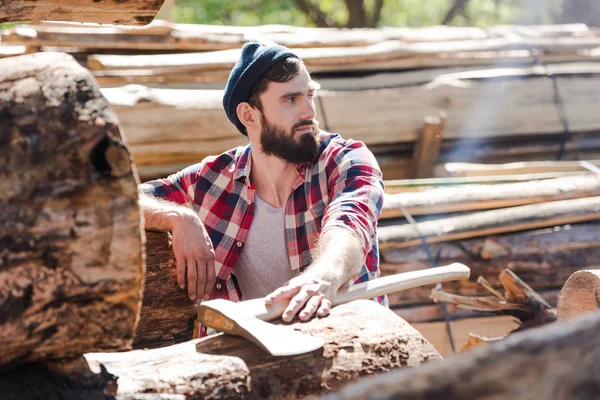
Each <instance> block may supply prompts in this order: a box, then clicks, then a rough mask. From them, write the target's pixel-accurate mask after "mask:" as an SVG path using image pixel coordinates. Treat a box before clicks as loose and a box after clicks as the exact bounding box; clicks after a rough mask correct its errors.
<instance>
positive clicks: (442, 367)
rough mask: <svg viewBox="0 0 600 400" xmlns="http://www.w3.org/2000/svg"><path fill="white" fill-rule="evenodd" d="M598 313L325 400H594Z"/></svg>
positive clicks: (598, 376)
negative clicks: (512, 399)
mask: <svg viewBox="0 0 600 400" xmlns="http://www.w3.org/2000/svg"><path fill="white" fill-rule="evenodd" d="M599 331H600V313H597V312H596V313H591V314H587V315H586V316H581V317H579V318H577V319H574V320H570V321H565V322H562V323H561V322H557V323H554V324H549V325H546V326H543V327H540V328H538V329H532V330H529V331H524V332H520V333H516V334H514V335H510V336H509V337H508V338H506V339H505V340H502V341H500V342H499V343H494V344H490V345H489V346H483V347H481V348H478V349H474V350H472V351H470V352H467V353H464V354H459V355H455V356H452V357H448V358H447V359H446V360H444V362H435V363H429V364H427V365H424V366H422V367H420V368H416V369H414V370H399V371H391V372H389V373H386V374H382V375H378V376H375V377H369V378H365V379H364V380H361V381H359V382H357V383H355V384H352V385H349V386H347V387H345V388H343V389H342V390H341V391H340V392H339V393H335V394H331V395H329V396H325V397H322V399H324V400H325V399H327V400H342V399H343V400H354V399H357V400H358V399H361V400H363V399H379V400H386V399H403V400H425V399H427V400H432V399H440V400H442V399H443V400H459V399H460V400H463V399H478V400H498V399H509V398H514V399H555V400H570V399H594V398H596V397H597V396H598V387H600V364H599V363H598V357H600V335H598V332H599Z"/></svg>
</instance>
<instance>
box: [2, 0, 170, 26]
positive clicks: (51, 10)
mask: <svg viewBox="0 0 600 400" xmlns="http://www.w3.org/2000/svg"><path fill="white" fill-rule="evenodd" d="M163 1H164V0H103V1H100V0H77V1H73V0H11V1H3V2H2V3H0V23H2V22H13V21H34V22H37V21H75V22H96V23H99V24H124V25H145V24H147V23H149V22H150V21H152V20H153V19H154V17H155V16H156V14H157V13H158V10H160V6H162V3H163Z"/></svg>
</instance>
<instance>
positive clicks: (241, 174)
mask: <svg viewBox="0 0 600 400" xmlns="http://www.w3.org/2000/svg"><path fill="white" fill-rule="evenodd" d="M251 154H252V146H250V144H248V145H246V146H245V147H243V148H242V153H241V154H240V156H239V157H238V159H237V161H236V163H235V176H234V179H235V180H236V181H237V180H240V179H242V178H244V179H245V180H246V182H250V171H251V170H252V157H251ZM307 168H310V164H309V163H307V162H304V163H300V164H298V165H296V171H297V172H298V175H304V172H305V171H306V169H307Z"/></svg>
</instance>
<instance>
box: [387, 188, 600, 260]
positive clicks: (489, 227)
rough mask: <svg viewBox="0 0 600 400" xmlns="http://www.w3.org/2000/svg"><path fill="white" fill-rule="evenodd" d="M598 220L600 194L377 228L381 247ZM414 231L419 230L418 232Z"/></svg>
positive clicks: (399, 246)
mask: <svg viewBox="0 0 600 400" xmlns="http://www.w3.org/2000/svg"><path fill="white" fill-rule="evenodd" d="M596 219H600V197H598V196H596V197H588V198H583V199H573V200H561V201H552V202H546V203H540V204H532V205H525V206H519V207H510V208H504V209H500V210H491V211H483V212H479V213H472V214H467V215H463V216H459V217H450V218H442V219H437V220H431V221H425V222H419V223H417V226H416V228H417V229H415V227H413V226H412V225H410V224H404V225H399V226H386V227H381V228H379V231H378V235H379V247H380V249H382V250H384V249H389V248H402V247H410V246H419V245H421V239H420V236H419V233H420V235H422V236H423V237H425V238H426V240H427V242H428V243H438V242H443V241H450V240H458V239H466V238H472V237H478V236H489V235H493V234H499V233H506V232H516V231H524V230H532V229H537V228H543V227H551V226H557V225H564V224H572V223H578V222H583V221H592V220H596ZM417 230H418V232H419V233H417Z"/></svg>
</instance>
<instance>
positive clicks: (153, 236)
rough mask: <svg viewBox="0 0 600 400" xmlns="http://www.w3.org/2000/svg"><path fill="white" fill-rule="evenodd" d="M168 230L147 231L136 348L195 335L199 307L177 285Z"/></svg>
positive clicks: (177, 340) (149, 346)
mask: <svg viewBox="0 0 600 400" xmlns="http://www.w3.org/2000/svg"><path fill="white" fill-rule="evenodd" d="M175 265H176V264H175V256H174V254H173V250H172V249H171V244H170V238H169V234H168V233H166V232H151V231H146V284H145V285H144V299H143V302H142V310H141V315H140V322H139V324H138V326H137V329H136V331H135V338H134V341H133V348H135V349H143V348H157V347H163V346H169V345H173V344H176V343H181V342H185V341H187V340H190V339H192V338H193V336H194V323H195V316H196V307H195V306H194V303H193V302H192V301H190V299H189V298H188V296H187V292H186V291H184V290H182V289H181V288H180V287H179V286H178V285H177V277H176V273H175V270H176V268H175Z"/></svg>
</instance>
